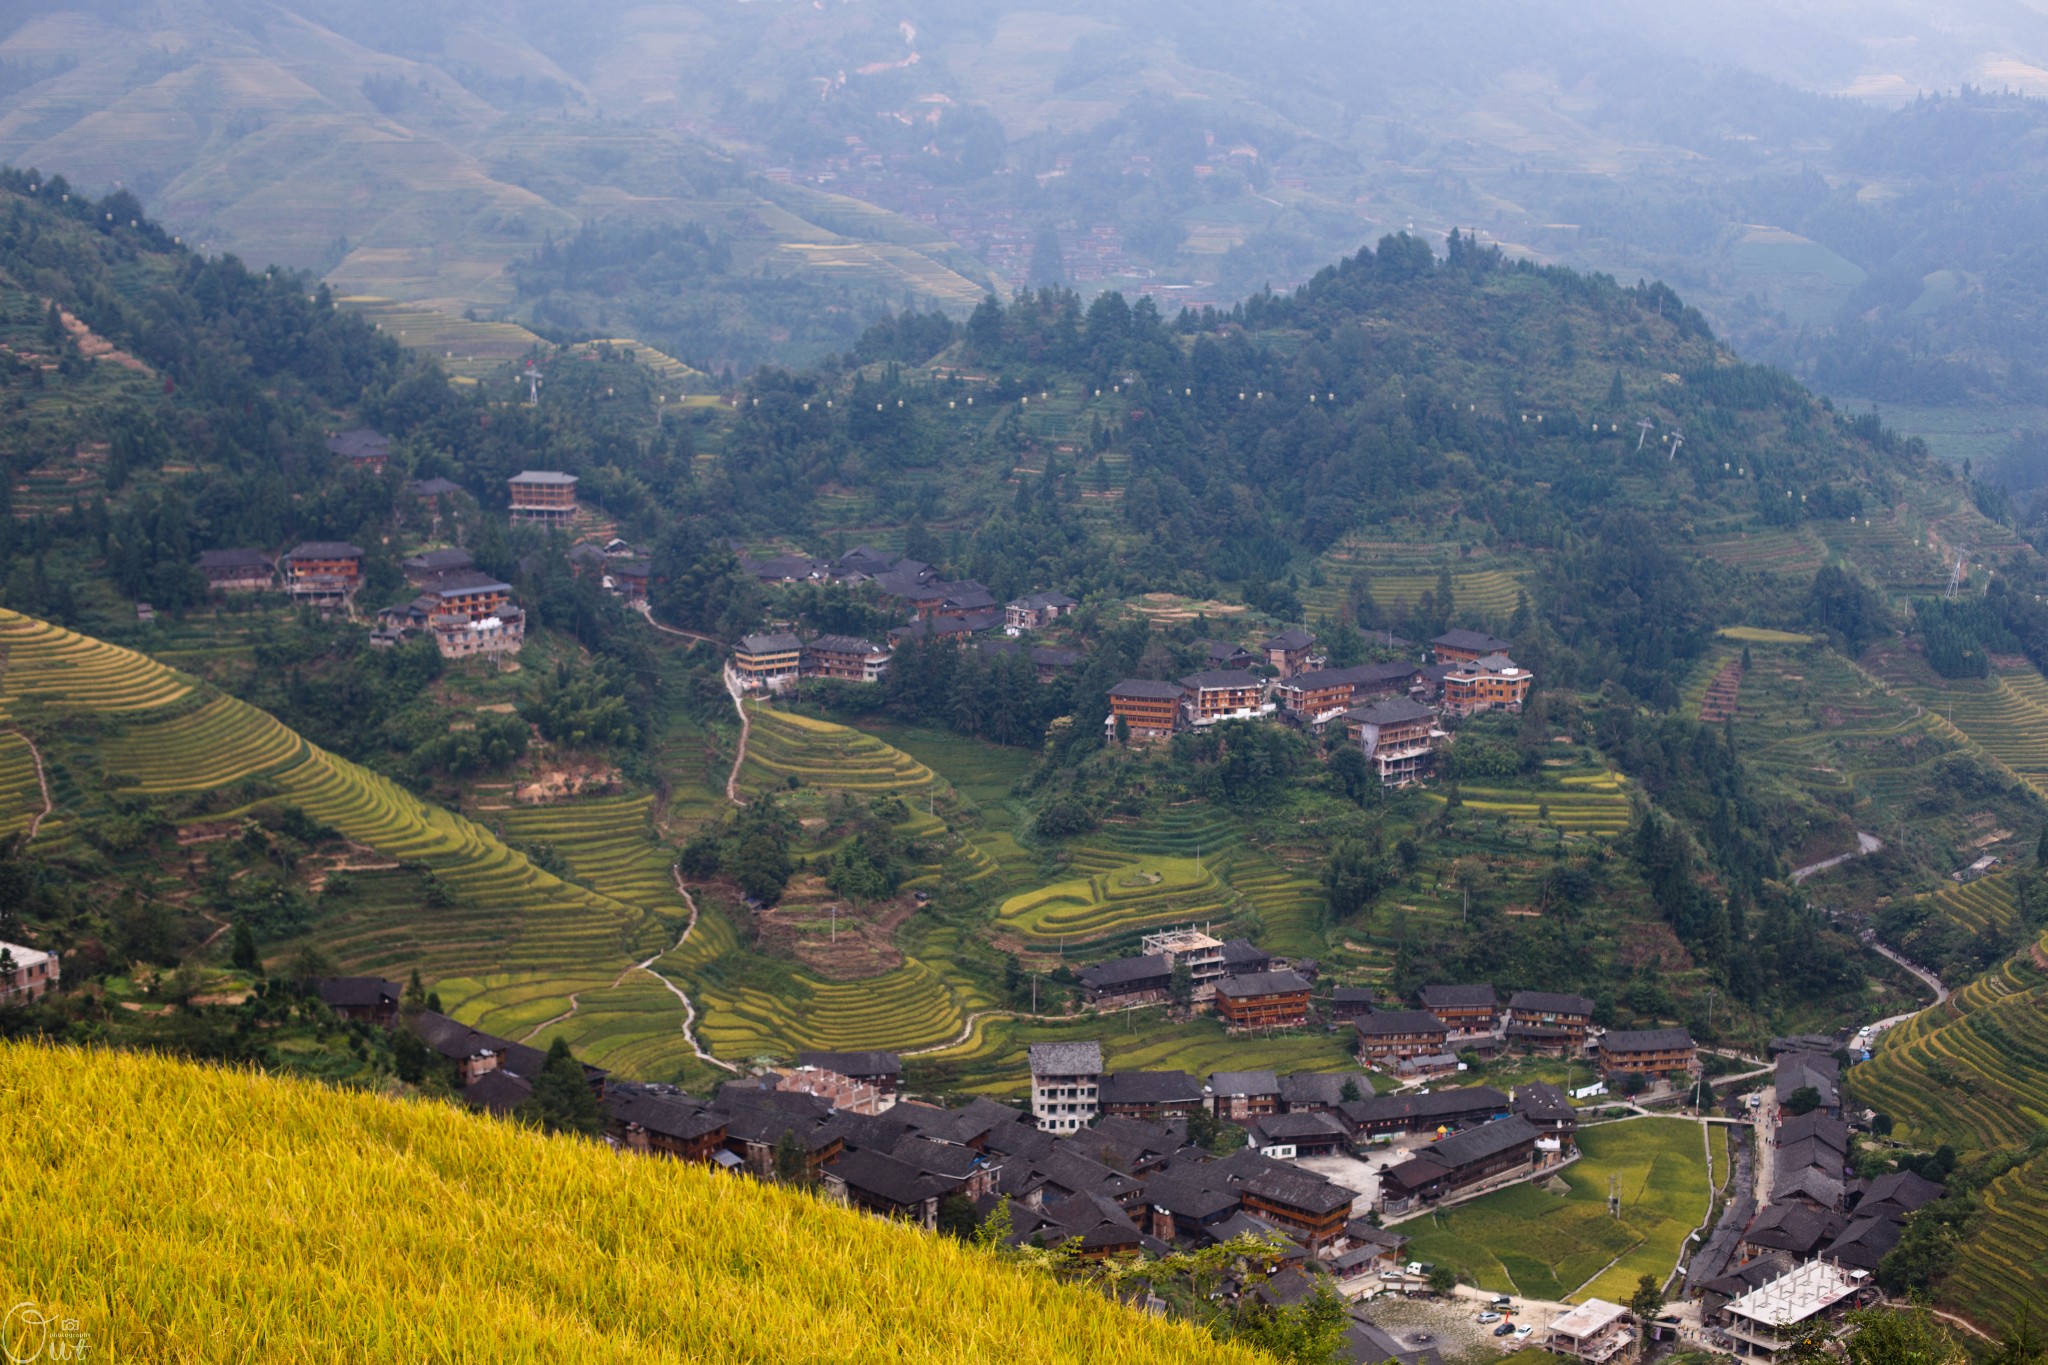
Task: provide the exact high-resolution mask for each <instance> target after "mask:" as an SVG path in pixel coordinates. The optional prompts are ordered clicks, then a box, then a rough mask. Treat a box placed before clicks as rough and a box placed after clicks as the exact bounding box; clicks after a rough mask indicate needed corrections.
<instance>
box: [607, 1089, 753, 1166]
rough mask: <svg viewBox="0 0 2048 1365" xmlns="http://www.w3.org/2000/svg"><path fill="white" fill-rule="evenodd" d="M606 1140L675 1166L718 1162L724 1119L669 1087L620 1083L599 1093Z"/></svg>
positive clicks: (722, 1139) (723, 1143)
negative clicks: (670, 1162) (605, 1127)
mask: <svg viewBox="0 0 2048 1365" xmlns="http://www.w3.org/2000/svg"><path fill="white" fill-rule="evenodd" d="M604 1113H605V1120H606V1124H607V1128H608V1130H609V1133H610V1136H611V1139H612V1141H613V1142H615V1143H616V1144H617V1145H618V1146H619V1147H620V1148H621V1149H623V1150H625V1151H629V1152H640V1153H643V1154H645V1155H647V1156H665V1157H668V1158H670V1159H671V1160H675V1161H701V1162H704V1163H706V1164H722V1163H718V1161H717V1158H718V1155H719V1153H720V1152H722V1151H723V1150H724V1149H725V1143H726V1116H725V1115H724V1114H721V1113H719V1112H717V1111H716V1110H714V1109H712V1108H711V1107H710V1106H709V1105H707V1104H705V1103H704V1102H703V1101H702V1100H697V1099H692V1098H691V1097H690V1096H688V1095H685V1094H683V1093H682V1092H681V1091H680V1090H677V1089H676V1088H675V1087H673V1086H666V1085H639V1084H633V1083H630V1082H629V1083H621V1084H617V1085H613V1086H611V1087H610V1088H609V1089H608V1090H607V1091H606V1093H605V1097H604Z"/></svg>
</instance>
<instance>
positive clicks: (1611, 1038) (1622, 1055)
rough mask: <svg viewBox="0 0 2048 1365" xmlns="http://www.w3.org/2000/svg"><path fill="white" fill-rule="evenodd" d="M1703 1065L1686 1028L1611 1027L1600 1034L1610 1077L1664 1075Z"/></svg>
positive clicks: (1603, 1064) (1602, 1066)
mask: <svg viewBox="0 0 2048 1365" xmlns="http://www.w3.org/2000/svg"><path fill="white" fill-rule="evenodd" d="M1699 1065H1700V1059H1699V1050H1698V1049H1697V1048H1696V1047H1695V1046H1694V1045H1693V1041H1692V1035H1691V1034H1689V1033H1687V1032H1686V1031H1685V1030H1684V1029H1682V1028H1653V1029H1610V1030H1608V1031H1607V1032H1606V1033H1604V1034H1602V1035H1601V1037H1600V1069H1601V1070H1602V1071H1603V1072H1605V1073H1606V1074H1608V1075H1610V1076H1625V1075H1629V1074H1631V1073H1634V1074H1637V1075H1643V1076H1661V1075H1663V1074H1664V1073H1666V1072H1669V1071H1698V1070H1699Z"/></svg>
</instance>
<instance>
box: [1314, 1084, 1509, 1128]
mask: <svg viewBox="0 0 2048 1365" xmlns="http://www.w3.org/2000/svg"><path fill="white" fill-rule="evenodd" d="M1508 1112H1509V1100H1508V1097H1507V1096H1506V1095H1505V1094H1503V1093H1502V1092H1501V1091H1498V1090H1496V1089H1494V1088H1493V1087H1492V1086H1490V1085H1468V1086H1458V1087H1455V1088H1453V1089H1449V1090H1435V1091H1430V1092H1428V1093H1424V1092H1422V1091H1418V1090H1403V1091H1399V1092H1397V1093H1395V1094H1392V1095H1381V1096H1379V1097H1378V1098H1376V1099H1366V1100H1352V1101H1347V1102H1346V1103H1344V1104H1340V1105H1338V1106H1337V1115H1338V1117H1339V1118H1341V1119H1343V1120H1344V1121H1345V1122H1346V1123H1348V1124H1350V1125H1351V1129H1352V1132H1353V1134H1354V1136H1356V1137H1359V1138H1375V1137H1399V1136H1401V1135H1403V1134H1409V1133H1437V1134H1440V1135H1441V1134H1443V1133H1448V1132H1449V1131H1451V1130H1452V1129H1455V1128H1469V1127H1471V1126H1472V1125H1474V1124H1480V1123H1487V1122H1490V1121H1492V1120H1493V1119H1496V1118H1502V1117H1504V1116H1506V1115H1507V1114H1508Z"/></svg>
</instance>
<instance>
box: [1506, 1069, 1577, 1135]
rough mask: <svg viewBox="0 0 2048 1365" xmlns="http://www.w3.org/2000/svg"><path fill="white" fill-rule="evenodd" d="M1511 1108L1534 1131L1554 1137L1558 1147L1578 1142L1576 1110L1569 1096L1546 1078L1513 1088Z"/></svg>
mask: <svg viewBox="0 0 2048 1365" xmlns="http://www.w3.org/2000/svg"><path fill="white" fill-rule="evenodd" d="M1514 1109H1515V1112H1516V1113H1517V1114H1520V1115H1521V1116H1522V1117H1523V1118H1525V1119H1527V1120H1529V1122H1530V1123H1531V1124H1533V1125H1534V1126H1535V1128H1536V1131H1537V1132H1539V1133H1541V1134H1543V1135H1544V1136H1545V1137H1550V1138H1555V1139H1556V1140H1557V1142H1558V1143H1559V1145H1560V1149H1561V1150H1570V1149H1571V1148H1573V1147H1575V1146H1577V1145H1578V1133H1579V1111H1578V1110H1577V1109H1575V1108H1573V1107H1572V1101H1571V1096H1569V1095H1567V1094H1565V1093H1564V1091H1563V1090H1562V1089H1561V1088H1559V1087H1557V1086H1554V1085H1552V1084H1551V1083H1550V1082H1549V1081H1531V1082H1529V1083H1528V1084H1527V1085H1522V1086H1518V1087H1516V1089H1515V1098H1514Z"/></svg>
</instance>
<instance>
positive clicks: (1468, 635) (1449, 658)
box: [1429, 630, 1508, 664]
mask: <svg viewBox="0 0 2048 1365" xmlns="http://www.w3.org/2000/svg"><path fill="white" fill-rule="evenodd" d="M1429 647H1430V649H1431V650H1433V651H1435V653H1436V661H1437V662H1438V663H1440V664H1469V663H1473V662H1476V661H1477V660H1480V659H1483V658H1485V657H1486V656H1487V655H1489V654H1505V653H1507V652H1508V642H1507V641H1506V640H1503V639H1500V638H1498V637H1497V636H1493V635H1488V634H1487V633H1486V632H1485V631H1483V630H1447V631H1445V632H1444V633H1443V634H1441V635H1439V636H1437V637H1436V638H1435V639H1434V640H1431V641H1430V642H1429Z"/></svg>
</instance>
